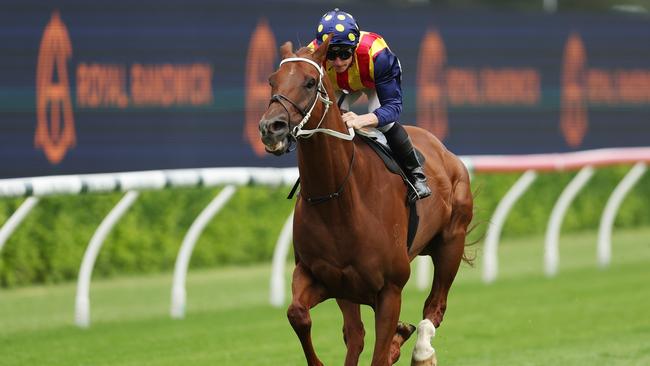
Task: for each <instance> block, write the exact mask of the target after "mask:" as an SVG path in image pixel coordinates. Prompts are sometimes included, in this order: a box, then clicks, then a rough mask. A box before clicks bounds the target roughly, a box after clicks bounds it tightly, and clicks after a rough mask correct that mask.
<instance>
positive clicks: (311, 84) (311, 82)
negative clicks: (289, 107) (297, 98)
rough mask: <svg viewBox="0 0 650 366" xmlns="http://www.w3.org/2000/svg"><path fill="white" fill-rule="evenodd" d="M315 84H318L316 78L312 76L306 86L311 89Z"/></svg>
mask: <svg viewBox="0 0 650 366" xmlns="http://www.w3.org/2000/svg"><path fill="white" fill-rule="evenodd" d="M315 85H316V79H314V78H311V79H309V81H307V85H306V87H307V89H311V88H313V87H314V86H315Z"/></svg>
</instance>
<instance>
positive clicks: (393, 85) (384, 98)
mask: <svg viewBox="0 0 650 366" xmlns="http://www.w3.org/2000/svg"><path fill="white" fill-rule="evenodd" d="M374 65H375V75H374V76H375V90H376V92H377V98H378V99H379V104H380V105H381V106H380V107H379V108H377V109H375V110H374V111H373V112H370V113H366V114H362V115H357V114H356V113H354V112H347V113H345V114H343V116H342V117H343V121H344V122H345V123H346V124H347V126H348V127H352V128H354V129H360V128H363V127H381V126H385V125H387V124H389V123H391V122H395V121H397V120H399V115H400V113H401V112H402V88H401V78H402V70H401V67H400V64H399V60H398V59H397V57H396V56H395V55H394V54H393V53H392V52H391V51H390V50H389V49H388V48H386V49H384V50H383V51H381V52H380V53H379V54H377V57H376V58H375V62H374Z"/></svg>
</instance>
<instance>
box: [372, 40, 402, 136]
mask: <svg viewBox="0 0 650 366" xmlns="http://www.w3.org/2000/svg"><path fill="white" fill-rule="evenodd" d="M401 84H402V68H401V66H400V63H399V60H398V59H397V56H395V54H393V53H392V52H391V51H390V49H388V48H385V49H384V50H382V51H381V52H380V53H379V54H377V56H376V58H375V90H376V91H377V98H378V99H379V104H380V105H381V106H380V107H379V108H377V109H375V110H374V111H373V112H372V113H373V114H374V115H375V116H377V123H378V126H379V127H382V126H385V125H387V124H389V123H392V122H397V121H399V116H400V114H401V113H402V85H401Z"/></svg>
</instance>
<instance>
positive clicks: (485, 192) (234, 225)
mask: <svg viewBox="0 0 650 366" xmlns="http://www.w3.org/2000/svg"><path fill="white" fill-rule="evenodd" d="M628 170H629V167H617V168H609V169H600V170H598V171H597V172H596V174H595V176H594V177H593V178H592V181H591V182H590V184H589V186H588V187H587V188H586V189H585V190H584V191H583V192H581V193H580V195H579V196H578V197H577V199H576V201H575V202H574V204H573V205H572V206H571V208H570V209H569V212H568V214H567V217H566V219H565V221H564V224H563V230H564V231H575V230H586V229H595V228H596V227H597V226H598V222H599V220H600V215H601V212H602V209H603V207H604V205H605V202H606V200H607V198H608V197H609V194H610V193H611V191H612V189H613V188H614V187H615V186H616V184H617V183H618V182H619V181H620V179H621V178H622V177H623V175H624V174H625V173H626V172H627V171H628ZM574 174H575V173H561V174H555V173H553V174H550V173H549V174H541V175H540V176H539V177H538V178H537V181H536V182H535V183H533V185H532V187H531V189H530V190H529V191H528V192H527V193H526V194H525V195H524V196H523V197H522V199H521V200H520V201H519V202H518V203H517V204H516V205H515V207H514V208H513V211H512V212H511V214H510V215H509V217H508V220H507V222H506V224H505V227H504V230H503V235H504V236H513V235H530V234H538V233H543V232H544V230H545V228H546V223H547V221H548V217H549V214H550V212H551V209H552V207H553V204H554V203H555V201H556V199H557V198H558V197H559V195H560V193H561V191H562V189H563V188H564V186H565V185H566V184H567V183H568V182H569V181H570V179H571V178H572V177H573V175H574ZM518 177H519V174H490V175H485V174H478V175H476V176H475V177H474V180H473V188H474V190H475V191H476V193H477V195H476V200H475V201H476V210H475V211H476V212H475V222H478V223H482V224H479V226H478V228H477V230H475V232H474V233H473V237H474V238H478V237H480V236H481V235H482V234H483V233H484V232H485V229H486V228H487V225H486V224H485V223H486V222H487V221H489V219H490V216H491V214H492V212H493V210H494V208H495V207H496V205H497V203H498V201H499V199H500V198H501V197H502V196H503V194H504V193H505V192H506V191H507V190H508V189H509V187H510V186H511V185H512V184H513V183H514V182H515V180H516V179H517V178H518ZM288 190H289V188H288V187H280V188H266V187H253V186H251V187H240V188H239V189H238V190H237V193H235V196H234V197H233V199H232V200H231V201H230V202H229V203H228V204H227V205H226V206H225V207H224V209H223V210H222V211H221V212H220V213H219V214H218V215H217V216H216V217H215V218H214V219H213V220H212V221H211V222H210V224H209V225H208V226H207V227H206V230H205V231H204V233H203V234H202V236H201V238H200V239H199V241H198V243H197V244H196V247H195V250H194V252H193V254H192V259H191V263H190V265H191V267H194V268H198V267H210V266H216V265H223V264H247V263H257V262H267V261H270V259H271V257H272V254H273V247H274V245H275V242H276V240H277V237H278V235H279V233H280V230H281V229H282V225H283V224H284V222H285V220H286V218H287V217H288V215H289V213H290V212H291V209H292V206H293V203H294V201H290V200H287V199H285V197H286V194H287V192H288ZM218 192H219V189H218V188H217V189H205V188H196V189H170V190H164V191H147V192H142V193H141V194H140V197H139V198H138V200H137V201H136V203H135V204H134V205H133V207H132V208H131V210H130V211H129V212H128V213H127V214H126V215H125V216H124V217H123V218H122V219H121V220H120V222H119V223H118V225H117V226H116V227H115V228H114V230H113V231H112V232H111V234H110V235H109V236H108V238H107V239H106V242H105V243H104V246H103V248H102V250H101V252H100V254H99V257H98V258H97V264H96V266H95V270H94V271H93V277H95V278H97V277H106V276H111V275H115V274H124V273H127V274H128V273H149V272H158V271H169V270H171V269H172V268H173V266H174V261H175V259H176V255H177V253H178V249H179V247H180V243H181V242H182V240H183V236H184V235H185V233H186V232H187V230H188V228H189V226H190V225H191V223H192V221H193V220H194V218H195V217H196V216H197V215H198V214H199V212H201V210H202V209H203V208H204V207H205V206H206V205H207V204H208V203H209V202H210V200H212V198H213V197H214V196H215V195H216V194H218ZM121 196H122V194H119V193H115V194H92V195H80V196H60V197H46V198H43V199H41V202H40V203H39V204H38V205H37V206H36V208H34V210H33V211H32V212H31V213H30V214H29V216H28V217H27V219H26V220H25V221H24V222H23V224H22V225H21V226H20V227H19V228H18V229H17V230H16V232H15V233H14V234H13V235H12V236H11V238H10V239H9V241H8V242H7V243H6V244H5V247H4V249H3V250H2V252H0V285H1V286H2V287H12V286H18V285H25V284H33V283H54V282H61V281H69V280H73V279H76V277H77V273H78V270H79V265H80V263H81V259H82V257H83V253H84V250H85V248H86V246H87V244H88V242H89V240H90V238H91V236H92V234H93V232H94V230H95V229H96V228H97V226H98V225H99V223H100V222H101V220H102V219H103V218H104V216H105V215H106V214H107V213H108V211H110V209H111V208H112V207H113V206H114V205H115V204H116V203H117V201H118V200H119V199H120V198H121ZM22 201H23V199H5V200H0V224H2V223H4V222H6V220H7V219H8V217H9V216H10V215H11V214H12V213H13V212H14V211H15V210H16V209H17V208H18V206H19V205H20V204H21V202H22ZM648 203H650V174H647V175H645V176H644V178H642V181H641V182H639V184H638V185H637V186H636V187H635V188H634V190H633V191H632V192H631V193H630V195H629V196H628V197H627V198H626V200H625V201H624V203H623V206H622V207H621V210H620V211H619V213H618V216H617V218H616V225H617V226H620V227H626V226H643V225H650V207H649V206H650V205H648Z"/></svg>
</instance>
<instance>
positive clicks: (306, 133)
mask: <svg viewBox="0 0 650 366" xmlns="http://www.w3.org/2000/svg"><path fill="white" fill-rule="evenodd" d="M286 62H307V63H309V64H310V65H312V66H314V67H315V68H316V70H318V74H319V78H318V88H317V89H316V95H315V97H314V101H313V103H312V104H311V107H310V108H309V110H306V109H304V110H303V109H302V108H300V106H298V104H296V103H295V102H294V101H292V100H291V99H289V98H287V97H286V96H284V95H282V94H274V95H273V96H271V101H270V102H269V104H271V103H273V102H278V103H280V105H282V107H283V108H284V109H285V111H287V117H288V118H289V119H291V114H290V113H289V109H288V108H287V107H286V106H285V104H284V103H283V102H282V101H283V100H285V101H287V102H289V103H290V104H291V105H292V106H293V107H294V108H295V109H296V110H297V111H298V112H300V114H301V115H302V120H301V121H300V123H298V125H296V127H294V128H293V129H292V130H291V136H292V137H293V138H294V139H296V140H297V139H298V138H300V137H302V138H308V137H311V136H313V135H314V134H315V133H324V134H326V135H330V136H333V137H336V138H339V139H342V140H346V141H352V139H353V138H354V128H352V127H349V128H348V134H344V133H341V132H338V131H334V130H332V129H329V128H320V125H321V124H322V123H323V120H325V116H326V115H327V112H328V111H329V108H330V106H331V105H332V104H333V102H332V101H331V100H330V98H329V94H327V89H325V86H324V85H323V75H324V73H323V68H322V67H321V66H320V65H318V64H317V63H316V62H314V61H313V60H310V59H308V58H304V57H289V58H285V59H284V60H282V61H281V62H280V66H282V65H283V64H284V63H286ZM319 100H320V101H321V102H323V104H324V105H325V111H324V112H323V115H322V117H321V118H320V121H318V125H316V128H314V129H311V130H304V129H303V126H304V125H305V124H306V123H307V121H309V119H310V118H311V113H312V112H313V110H314V108H315V107H316V103H318V101H319ZM355 155H356V148H355V146H354V143H353V144H352V158H351V159H350V167H349V168H348V174H347V175H346V176H345V178H344V179H343V182H342V183H341V185H340V186H339V188H338V189H337V190H336V192H333V193H330V194H326V195H323V196H316V197H304V196H303V198H304V199H305V200H306V201H307V202H309V203H310V204H312V205H316V204H319V203H323V202H327V201H329V200H331V199H334V198H337V197H339V196H340V195H341V193H343V188H344V187H345V184H346V183H347V181H348V180H349V178H350V175H352V167H353V166H354V157H355ZM299 183H300V178H298V180H297V181H296V184H295V185H294V187H293V189H292V190H291V193H289V197H287V198H289V199H291V198H292V197H293V193H294V192H295V190H296V187H297V186H298V184H299Z"/></svg>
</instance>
